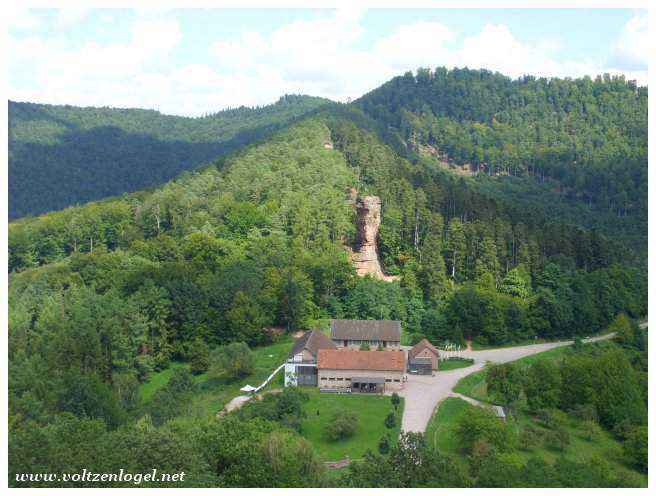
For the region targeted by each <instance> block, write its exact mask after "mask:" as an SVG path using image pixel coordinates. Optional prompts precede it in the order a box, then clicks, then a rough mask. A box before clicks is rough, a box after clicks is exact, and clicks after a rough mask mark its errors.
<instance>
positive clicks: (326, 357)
mask: <svg viewBox="0 0 656 496" xmlns="http://www.w3.org/2000/svg"><path fill="white" fill-rule="evenodd" d="M317 356H318V358H317V367H318V368H320V369H337V370H400V371H403V370H405V353H404V352H402V351H359V350H347V349H341V350H327V349H323V350H319V353H318V355H317Z"/></svg>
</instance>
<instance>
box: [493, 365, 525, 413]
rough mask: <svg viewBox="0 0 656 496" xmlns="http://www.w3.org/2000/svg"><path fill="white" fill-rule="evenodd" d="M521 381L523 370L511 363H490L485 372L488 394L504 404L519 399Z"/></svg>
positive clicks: (521, 387)
mask: <svg viewBox="0 0 656 496" xmlns="http://www.w3.org/2000/svg"><path fill="white" fill-rule="evenodd" d="M523 381H524V373H523V370H522V369H521V368H520V367H519V366H518V365H517V364H513V363H504V364H499V365H492V366H491V367H490V368H488V369H487V372H486V374H485V384H486V385H487V391H488V394H490V395H491V396H492V397H493V398H495V399H497V400H499V401H500V402H501V403H503V404H504V405H510V404H511V403H514V402H515V401H517V400H518V399H519V396H520V395H521V393H522V389H523Z"/></svg>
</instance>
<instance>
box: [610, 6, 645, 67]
mask: <svg viewBox="0 0 656 496" xmlns="http://www.w3.org/2000/svg"><path fill="white" fill-rule="evenodd" d="M649 53H650V45H649V31H648V26H647V14H642V15H638V16H635V17H633V18H631V19H630V20H629V21H628V22H627V23H626V24H625V25H624V29H622V34H620V37H619V39H618V40H617V42H616V43H615V47H614V50H613V54H612V55H611V58H610V61H609V64H610V65H611V66H612V67H614V68H617V69H626V70H627V71H646V70H647V66H648V63H649Z"/></svg>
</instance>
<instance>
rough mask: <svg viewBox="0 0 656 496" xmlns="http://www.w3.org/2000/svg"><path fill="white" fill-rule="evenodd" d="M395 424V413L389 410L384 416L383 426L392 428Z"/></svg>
mask: <svg viewBox="0 0 656 496" xmlns="http://www.w3.org/2000/svg"><path fill="white" fill-rule="evenodd" d="M395 425H396V415H394V412H389V413H388V414H387V417H385V427H387V428H388V429H393V428H394V426H395Z"/></svg>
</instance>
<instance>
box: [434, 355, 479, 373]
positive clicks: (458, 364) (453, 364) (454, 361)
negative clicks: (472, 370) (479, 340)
mask: <svg viewBox="0 0 656 496" xmlns="http://www.w3.org/2000/svg"><path fill="white" fill-rule="evenodd" d="M473 364H474V360H467V359H465V358H451V359H448V360H440V361H439V364H438V366H437V369H438V370H439V371H440V372H444V371H445V370H453V369H461V368H463V367H469V366H470V365H473Z"/></svg>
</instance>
